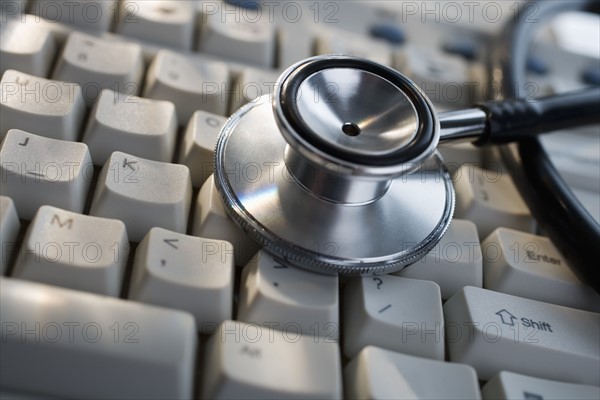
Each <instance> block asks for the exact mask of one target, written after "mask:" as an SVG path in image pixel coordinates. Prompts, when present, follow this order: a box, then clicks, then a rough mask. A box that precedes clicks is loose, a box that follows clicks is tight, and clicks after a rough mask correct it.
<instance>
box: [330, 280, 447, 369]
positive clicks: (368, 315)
mask: <svg viewBox="0 0 600 400" xmlns="http://www.w3.org/2000/svg"><path fill="white" fill-rule="evenodd" d="M342 321H343V324H344V326H343V332H344V335H345V336H344V342H343V344H344V349H343V350H344V354H345V355H346V357H348V358H353V357H354V356H356V354H358V352H359V351H360V350H361V349H362V348H363V347H366V346H378V347H383V348H385V349H388V350H394V351H399V352H401V353H405V354H411V355H415V356H418V357H427V358H433V359H437V360H443V359H444V339H443V334H442V330H443V327H444V317H443V315H442V298H441V295H440V288H439V286H438V285H437V284H436V283H433V282H430V281H421V280H417V279H406V278H398V277H396V276H392V275H381V276H375V277H365V278H356V279H353V280H352V281H351V282H350V283H348V285H347V286H346V288H345V289H344V302H343V316H342Z"/></svg>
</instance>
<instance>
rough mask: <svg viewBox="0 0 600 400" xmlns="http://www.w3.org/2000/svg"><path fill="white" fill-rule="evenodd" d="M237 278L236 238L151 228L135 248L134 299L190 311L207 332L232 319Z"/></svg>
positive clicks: (132, 291)
mask: <svg viewBox="0 0 600 400" xmlns="http://www.w3.org/2000/svg"><path fill="white" fill-rule="evenodd" d="M233 280H234V265H233V246H232V245H231V243H228V242H225V241H222V240H215V239H204V238H198V237H194V236H187V235H183V234H181V233H176V232H171V231H168V230H166V229H162V228H152V229H151V230H150V232H148V234H147V235H146V237H145V238H144V240H142V242H141V243H140V245H139V246H138V248H137V251H136V262H135V265H134V271H133V278H132V281H131V289H130V294H129V298H130V299H132V300H136V301H141V302H143V303H149V304H155V305H158V306H164V307H169V308H177V309H179V310H184V311H188V312H190V313H192V315H194V317H195V318H196V325H197V327H198V329H200V331H204V330H205V329H214V327H215V326H216V325H217V324H219V323H221V322H222V321H225V320H228V319H231V318H232V309H233ZM204 333H209V331H204Z"/></svg>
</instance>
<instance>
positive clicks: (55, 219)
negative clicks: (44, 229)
mask: <svg viewBox="0 0 600 400" xmlns="http://www.w3.org/2000/svg"><path fill="white" fill-rule="evenodd" d="M55 223H56V224H58V226H59V227H61V228H64V227H65V226H66V227H67V229H71V227H72V226H73V218H69V219H68V220H66V221H65V222H62V221H61V220H60V217H59V216H58V214H54V216H53V217H52V221H50V225H54V224H55Z"/></svg>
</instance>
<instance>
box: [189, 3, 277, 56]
mask: <svg viewBox="0 0 600 400" xmlns="http://www.w3.org/2000/svg"><path fill="white" fill-rule="evenodd" d="M210 5H212V7H210V6H206V7H202V8H201V11H200V16H199V20H200V33H199V38H198V50H199V51H200V52H203V53H208V54H213V55H216V56H219V57H223V58H225V59H228V60H233V61H238V62H241V63H244V64H251V65H255V66H258V67H264V68H272V67H273V66H274V63H275V50H276V46H277V45H276V35H275V24H274V23H272V22H271V21H270V20H269V19H270V18H269V15H268V13H267V12H262V11H256V10H250V9H241V8H237V7H235V6H233V5H231V4H228V3H225V2H213V3H211V4H210Z"/></svg>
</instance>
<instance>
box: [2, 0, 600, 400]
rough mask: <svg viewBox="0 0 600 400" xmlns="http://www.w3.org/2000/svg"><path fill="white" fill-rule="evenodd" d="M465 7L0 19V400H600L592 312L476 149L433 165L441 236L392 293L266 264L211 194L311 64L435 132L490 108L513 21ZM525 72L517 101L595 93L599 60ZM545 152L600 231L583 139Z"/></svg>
mask: <svg viewBox="0 0 600 400" xmlns="http://www.w3.org/2000/svg"><path fill="white" fill-rule="evenodd" d="M459 3H460V4H459ZM464 3H465V4H462V2H458V3H455V2H407V1H405V2H399V1H369V2H367V1H344V2H341V1H340V2H335V1H300V2H291V1H290V2H277V1H274V2H268V1H266V2H257V1H227V2H225V1H217V0H209V1H180V0H177V1H149V0H140V1H129V0H122V1H117V0H114V1H112V0H110V1H109V0H102V1H93V0H80V1H72V2H69V1H52V0H48V1H41V0H20V1H11V0H2V1H1V2H0V11H1V14H0V35H1V36H0V73H1V74H2V79H1V82H0V139H1V140H2V144H1V148H0V169H1V176H2V183H1V190H0V235H1V237H0V239H1V245H2V247H1V253H0V255H1V263H0V267H1V269H0V273H1V274H2V277H1V278H0V285H1V287H0V319H1V341H0V398H2V399H12V398H95V399H107V398H116V399H124V398H133V399H147V398H156V399H177V398H215V399H233V398H261V399H262V398H313V399H323V398H374V399H375V398H377V399H382V398H394V399H396V398H420V399H480V398H484V399H500V398H501V399H508V398H510V399H513V398H525V399H551V398H556V399H568V398H577V399H598V398H600V314H598V312H600V296H599V295H598V294H597V293H596V292H595V291H593V290H592V289H591V288H590V287H588V286H586V285H585V284H583V283H582V282H581V281H580V280H579V279H578V278H577V277H576V276H575V275H574V274H573V273H572V272H571V270H570V269H569V267H568V262H567V260H565V258H564V257H563V256H562V255H561V254H560V253H559V251H558V250H557V249H556V248H555V246H554V245H553V244H552V243H551V242H550V241H549V240H548V239H547V238H546V237H545V236H544V232H541V231H539V229H538V227H537V225H536V222H535V220H534V219H533V217H532V216H531V214H530V212H529V209H528V208H527V206H526V204H525V203H524V201H523V200H522V199H521V197H520V194H519V193H518V191H517V189H516V187H515V185H514V183H513V181H512V179H511V177H510V176H509V175H508V174H507V172H506V171H504V168H503V166H502V162H501V158H500V157H499V155H498V153H497V151H495V150H494V149H489V148H486V149H479V148H476V147H474V146H472V145H470V144H454V145H447V146H443V147H440V149H439V150H440V153H441V155H442V156H443V157H444V160H445V162H446V164H447V166H448V168H449V170H450V171H451V173H452V176H453V181H454V186H455V189H456V209H455V215H454V220H453V221H452V223H451V225H450V228H449V229H448V231H447V232H446V234H445V235H444V237H443V238H442V240H441V241H440V243H439V244H438V245H437V246H436V247H435V248H434V249H433V250H432V251H431V252H430V253H429V254H427V255H426V256H425V257H424V258H423V259H421V260H419V261H417V262H415V263H414V264H412V265H410V266H408V267H406V268H404V269H403V270H401V271H398V272H395V273H393V274H390V275H382V276H366V277H362V278H349V277H342V276H340V277H338V276H330V275H320V274H316V273H313V272H309V271H307V270H303V269H298V268H294V267H291V266H288V265H285V263H282V262H281V261H280V260H278V259H275V258H274V257H273V256H271V255H270V254H269V253H267V252H265V251H264V250H262V249H260V247H259V246H258V245H257V244H256V243H255V242H254V241H252V240H251V239H250V238H249V237H248V236H246V234H245V233H244V232H243V231H242V230H241V229H240V228H239V227H238V226H237V225H236V224H235V223H234V222H233V220H231V219H230V218H229V216H228V215H227V212H226V210H225V207H224V206H223V204H222V201H221V198H220V196H219V194H218V192H217V189H216V186H215V182H214V179H213V176H212V173H213V171H214V168H213V157H214V148H215V144H216V140H217V136H218V134H219V130H220V128H221V127H222V126H223V124H224V123H225V121H226V120H227V118H228V117H229V116H231V115H232V114H233V113H234V112H235V111H236V110H237V109H238V108H240V107H241V106H243V105H244V104H246V103H249V102H251V101H253V100H254V99H256V98H258V97H259V96H261V95H264V94H268V93H270V92H272V91H273V89H274V87H275V82H276V80H277V77H278V75H279V74H280V73H281V72H282V71H283V70H284V69H285V68H287V67H288V66H290V65H291V64H293V63H294V62H296V61H299V60H301V59H304V58H307V57H309V56H313V55H317V54H330V53H342V54H350V55H355V56H360V57H365V58H369V59H372V60H374V61H377V62H379V63H382V64H385V65H388V66H391V67H393V68H396V69H398V70H399V71H401V72H403V73H405V74H407V75H408V76H409V77H410V78H412V79H413V80H414V81H415V82H416V83H417V84H418V85H419V86H420V87H421V88H422V89H423V91H424V92H425V93H426V94H427V95H428V96H429V97H430V98H431V100H432V102H433V103H434V105H435V107H436V108H437V109H438V110H440V111H448V110H454V109H461V108H464V107H467V106H469V105H470V104H472V103H474V102H477V101H481V100H484V99H488V98H494V97H498V96H499V93H498V92H497V90H495V88H494V87H493V85H491V83H489V82H488V79H489V77H488V73H487V69H486V57H487V55H488V54H489V52H490V51H491V49H492V46H493V40H494V39H495V38H496V36H497V35H498V33H499V30H500V28H501V26H502V22H503V21H505V20H506V19H507V18H511V16H513V15H514V12H516V11H517V10H519V9H520V7H523V3H520V2H502V3H495V2H487V3H485V4H479V3H475V2H464ZM467 3H469V4H467ZM532 11H533V12H535V9H532ZM550 36H551V35H550ZM582 40H586V39H585V38H582ZM531 53H532V54H531V58H530V60H529V61H528V65H527V68H528V82H525V83H519V89H520V90H522V91H523V92H522V93H523V94H524V97H527V98H531V99H533V98H535V97H539V96H543V95H548V94H553V93H559V92H564V91H568V90H574V89H578V88H582V87H585V86H589V85H597V84H599V82H598V71H599V70H600V65H599V63H600V61H599V59H600V54H598V55H596V57H590V56H586V55H582V54H577V53H575V52H572V51H569V49H564V48H559V47H558V46H557V45H555V44H554V43H553V42H552V41H549V40H547V39H545V40H541V41H540V42H539V43H537V44H536V45H535V46H534V47H532V50H531ZM256 134H257V135H260V132H256ZM574 138H575V139H576V140H575V139H574ZM543 142H544V145H545V146H546V148H547V150H548V152H549V153H550V156H551V157H552V159H553V161H554V162H555V165H556V166H557V168H558V169H559V171H560V173H561V174H562V176H563V177H564V179H565V181H566V182H567V183H568V184H569V185H571V187H572V189H573V191H574V193H575V194H576V195H577V196H578V198H579V199H580V200H581V202H582V203H583V204H584V205H585V206H586V207H587V209H588V210H589V211H590V214H591V215H592V216H594V217H595V218H596V220H600V186H599V184H598V182H600V130H599V127H598V126H593V127H586V128H582V129H578V130H576V131H575V130H573V131H569V132H559V133H556V134H550V135H548V136H546V137H545V138H544V139H543ZM270 172H272V171H271V170H269V169H268V168H267V169H264V168H262V169H261V167H260V166H257V165H239V168H238V170H236V171H235V174H236V176H237V177H238V178H239V179H247V180H252V179H256V176H257V174H260V173H270ZM374 223H375V222H374ZM345 234H351V232H347V233H345ZM315 245H316V246H321V247H319V248H318V250H319V251H322V252H325V253H327V254H334V253H335V246H336V245H335V243H327V244H322V243H315Z"/></svg>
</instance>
